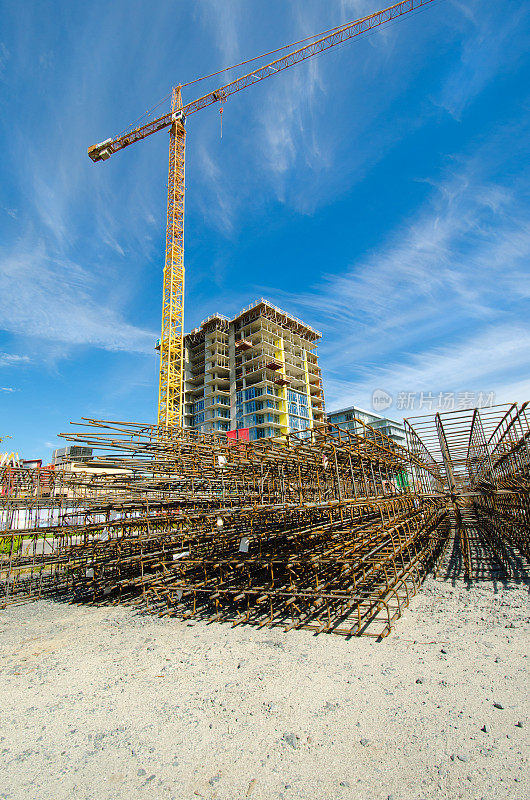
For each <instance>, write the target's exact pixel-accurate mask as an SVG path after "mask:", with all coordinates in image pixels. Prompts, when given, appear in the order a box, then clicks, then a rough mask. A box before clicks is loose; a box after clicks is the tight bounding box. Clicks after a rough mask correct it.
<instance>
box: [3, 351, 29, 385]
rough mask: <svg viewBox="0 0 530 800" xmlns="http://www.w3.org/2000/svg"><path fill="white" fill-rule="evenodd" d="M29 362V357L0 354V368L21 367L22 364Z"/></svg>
mask: <svg viewBox="0 0 530 800" xmlns="http://www.w3.org/2000/svg"><path fill="white" fill-rule="evenodd" d="M29 360H30V359H29V356H19V355H16V354H15V353H0V367H16V366H21V365H22V364H29ZM6 391H7V390H6Z"/></svg>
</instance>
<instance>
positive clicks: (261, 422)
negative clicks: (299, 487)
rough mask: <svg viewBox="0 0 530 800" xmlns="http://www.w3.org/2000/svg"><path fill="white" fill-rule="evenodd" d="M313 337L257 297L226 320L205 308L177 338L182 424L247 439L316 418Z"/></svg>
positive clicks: (319, 397) (319, 395)
mask: <svg viewBox="0 0 530 800" xmlns="http://www.w3.org/2000/svg"><path fill="white" fill-rule="evenodd" d="M320 337H321V334H320V333H319V332H318V331H316V330H314V329H313V328H311V326H309V325H307V324H306V323H305V322H302V321H301V320H299V319H297V318H296V317H293V316H292V315H291V314H288V313H287V312H286V311H282V309H280V308H277V307H276V306H274V305H272V303H269V302H268V301H267V300H263V299H261V300H258V301H257V302H256V303H253V304H252V305H250V306H248V307H247V308H244V309H243V311H241V313H240V314H238V315H237V316H236V317H234V319H231V320H230V319H228V317H225V316H223V315H222V314H212V315H211V316H210V317H208V318H207V319H205V320H204V321H203V322H202V323H201V325H200V327H198V328H195V329H194V330H193V331H191V333H188V334H187V336H186V337H185V339H184V353H185V365H186V369H185V381H184V427H185V428H193V429H194V430H197V431H201V432H202V433H210V432H216V431H224V432H228V431H232V432H234V433H235V432H236V431H245V432H246V438H248V439H249V440H250V441H254V440H255V439H262V438H266V437H273V436H285V435H286V434H288V433H290V432H291V431H302V430H305V429H307V428H312V427H313V425H314V424H319V423H321V422H323V421H324V394H323V391H322V377H321V373H320V368H319V366H318V357H317V342H318V340H319V339H320ZM236 436H237V434H236Z"/></svg>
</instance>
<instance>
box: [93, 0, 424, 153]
mask: <svg viewBox="0 0 530 800" xmlns="http://www.w3.org/2000/svg"><path fill="white" fill-rule="evenodd" d="M432 2H433V0H402V2H400V3H396V4H395V5H393V6H390V7H389V8H385V9H383V10H382V11H377V12H376V13H375V14H370V16H368V17H363V18H362V19H358V20H355V22H349V23H348V24H346V25H343V26H342V27H341V28H338V29H336V30H335V31H334V32H333V33H330V34H328V35H327V36H323V37H322V38H321V39H318V40H317V41H316V42H312V43H311V44H307V45H305V47H301V48H300V49H299V50H295V51H294V52H291V53H288V54H287V55H285V56H282V57H281V58H278V59H276V61H272V62H271V63H270V64H266V65H265V66H263V67H258V69H255V70H253V71H252V72H249V73H248V74H247V75H242V76H241V77H240V78H237V80H235V81H232V82H231V83H227V84H226V85H225V86H220V87H219V88H218V89H215V90H214V91H213V92H209V93H208V94H205V95H203V96H202V97H199V98H198V99H197V100H192V102H191V103H186V105H183V106H182V108H181V109H180V113H179V114H178V116H179V118H181V117H186V116H188V115H189V114H195V112H197V111H200V110H201V109H202V108H205V107H206V106H209V105H212V103H220V102H223V101H224V100H225V99H226V98H227V97H229V95H231V94H234V93H235V92H240V91H241V90H242V89H246V88H247V86H252V85H253V84H254V83H257V82H258V81H262V80H264V79H265V78H270V77H271V76H272V75H277V74H278V72H281V71H282V70H284V69H287V68H288V67H292V66H294V64H298V63H299V62H300V61H305V60H306V59H307V58H311V57H312V56H315V55H317V54H318V53H322V52H323V51H324V50H329V48H331V47H335V45H338V44H341V43H342V42H345V41H347V40H348V39H352V38H354V37H355V36H360V34H362V33H366V31H369V30H372V29H373V28H377V27H379V26H380V25H383V24H384V23H386V22H390V21H391V20H393V19H397V18H398V17H402V16H403V15H404V14H409V13H410V12H411V11H416V10H417V9H418V8H420V7H421V6H425V5H428V4H429V3H432ZM174 121H175V112H174V111H171V112H169V113H168V114H164V115H163V116H162V117H158V119H155V120H153V121H152V122H148V123H147V124H146V125H141V126H140V127H138V128H133V129H132V130H130V131H128V132H127V133H125V134H123V135H121V136H117V137H116V138H114V139H112V138H111V139H106V140H105V141H104V142H100V143H99V144H96V145H93V146H92V147H89V148H88V155H89V156H90V158H91V159H92V161H106V160H107V159H108V158H110V156H111V155H112V154H113V153H117V152H118V150H123V149H124V148H125V147H128V146H129V145H130V144H134V142H139V141H140V140H141V139H145V138H146V137H147V136H150V135H151V134H152V133H156V132H157V131H160V130H163V129H164V128H169V127H170V126H171V124H172V123H173V122H174Z"/></svg>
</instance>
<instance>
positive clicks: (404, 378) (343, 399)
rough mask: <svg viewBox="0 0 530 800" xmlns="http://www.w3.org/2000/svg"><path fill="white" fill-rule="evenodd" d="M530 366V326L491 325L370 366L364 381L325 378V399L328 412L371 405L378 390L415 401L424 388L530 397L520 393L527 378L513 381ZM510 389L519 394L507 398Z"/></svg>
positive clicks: (436, 392)
mask: <svg viewBox="0 0 530 800" xmlns="http://www.w3.org/2000/svg"><path fill="white" fill-rule="evenodd" d="M529 369H530V327H525V326H512V325H499V326H492V327H491V328H490V329H487V330H485V331H481V332H479V333H477V334H476V335H473V336H469V337H467V338H465V339H462V340H459V341H456V342H451V344H448V345H446V346H440V347H433V348H427V349H425V350H423V351H422V352H419V353H416V354H413V355H408V356H405V357H403V358H402V359H401V360H399V361H397V362H394V363H391V364H389V365H387V366H385V367H382V368H375V369H372V370H371V372H370V375H369V376H367V377H366V378H364V379H361V380H353V381H344V380H339V379H331V380H327V381H326V382H325V383H326V386H325V388H326V401H327V406H328V409H329V410H332V409H333V408H334V407H338V408H341V407H343V406H347V405H351V404H352V403H356V404H357V403H358V404H360V405H361V406H362V405H365V406H367V407H369V404H370V399H371V396H372V392H373V391H374V390H375V389H384V390H385V391H387V392H389V393H390V394H391V395H392V396H393V398H394V401H396V399H397V397H398V395H399V393H400V392H404V393H409V392H410V393H416V399H417V398H418V396H419V394H420V392H425V393H433V395H436V394H438V393H439V392H464V391H470V392H485V393H489V392H494V393H495V394H496V396H497V398H498V399H499V398H501V397H502V398H503V400H504V399H506V400H518V399H519V400H520V399H528V398H527V397H524V398H522V397H521V394H520V392H521V390H522V389H525V388H526V386H528V385H529V382H528V381H526V382H523V383H518V382H514V381H513V380H512V376H513V374H514V372H515V374H518V375H520V374H525V373H528V371H529ZM506 376H507V377H506ZM508 388H510V390H513V391H517V396H515V397H513V396H511V397H508V396H507V394H508ZM529 396H530V395H529ZM395 407H396V406H395V405H394V407H393V408H392V411H394V409H395ZM389 413H390V412H389ZM390 415H391V416H392V414H390Z"/></svg>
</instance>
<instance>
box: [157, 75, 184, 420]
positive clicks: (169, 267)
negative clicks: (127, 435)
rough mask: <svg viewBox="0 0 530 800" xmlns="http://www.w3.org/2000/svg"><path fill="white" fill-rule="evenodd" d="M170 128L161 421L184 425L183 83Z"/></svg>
mask: <svg viewBox="0 0 530 800" xmlns="http://www.w3.org/2000/svg"><path fill="white" fill-rule="evenodd" d="M171 106H172V115H173V122H172V124H171V128H170V132H169V177H168V182H167V228H166V256H165V263H164V286H163V295H162V335H161V337H160V378H159V387H158V424H159V425H162V426H163V427H170V426H174V425H177V426H178V427H182V425H183V421H184V420H183V399H184V192H185V184H184V174H185V163H186V160H185V155H186V129H185V127H184V116H183V114H182V96H181V91H180V86H178V87H177V88H176V89H173V97H172V102H171Z"/></svg>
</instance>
